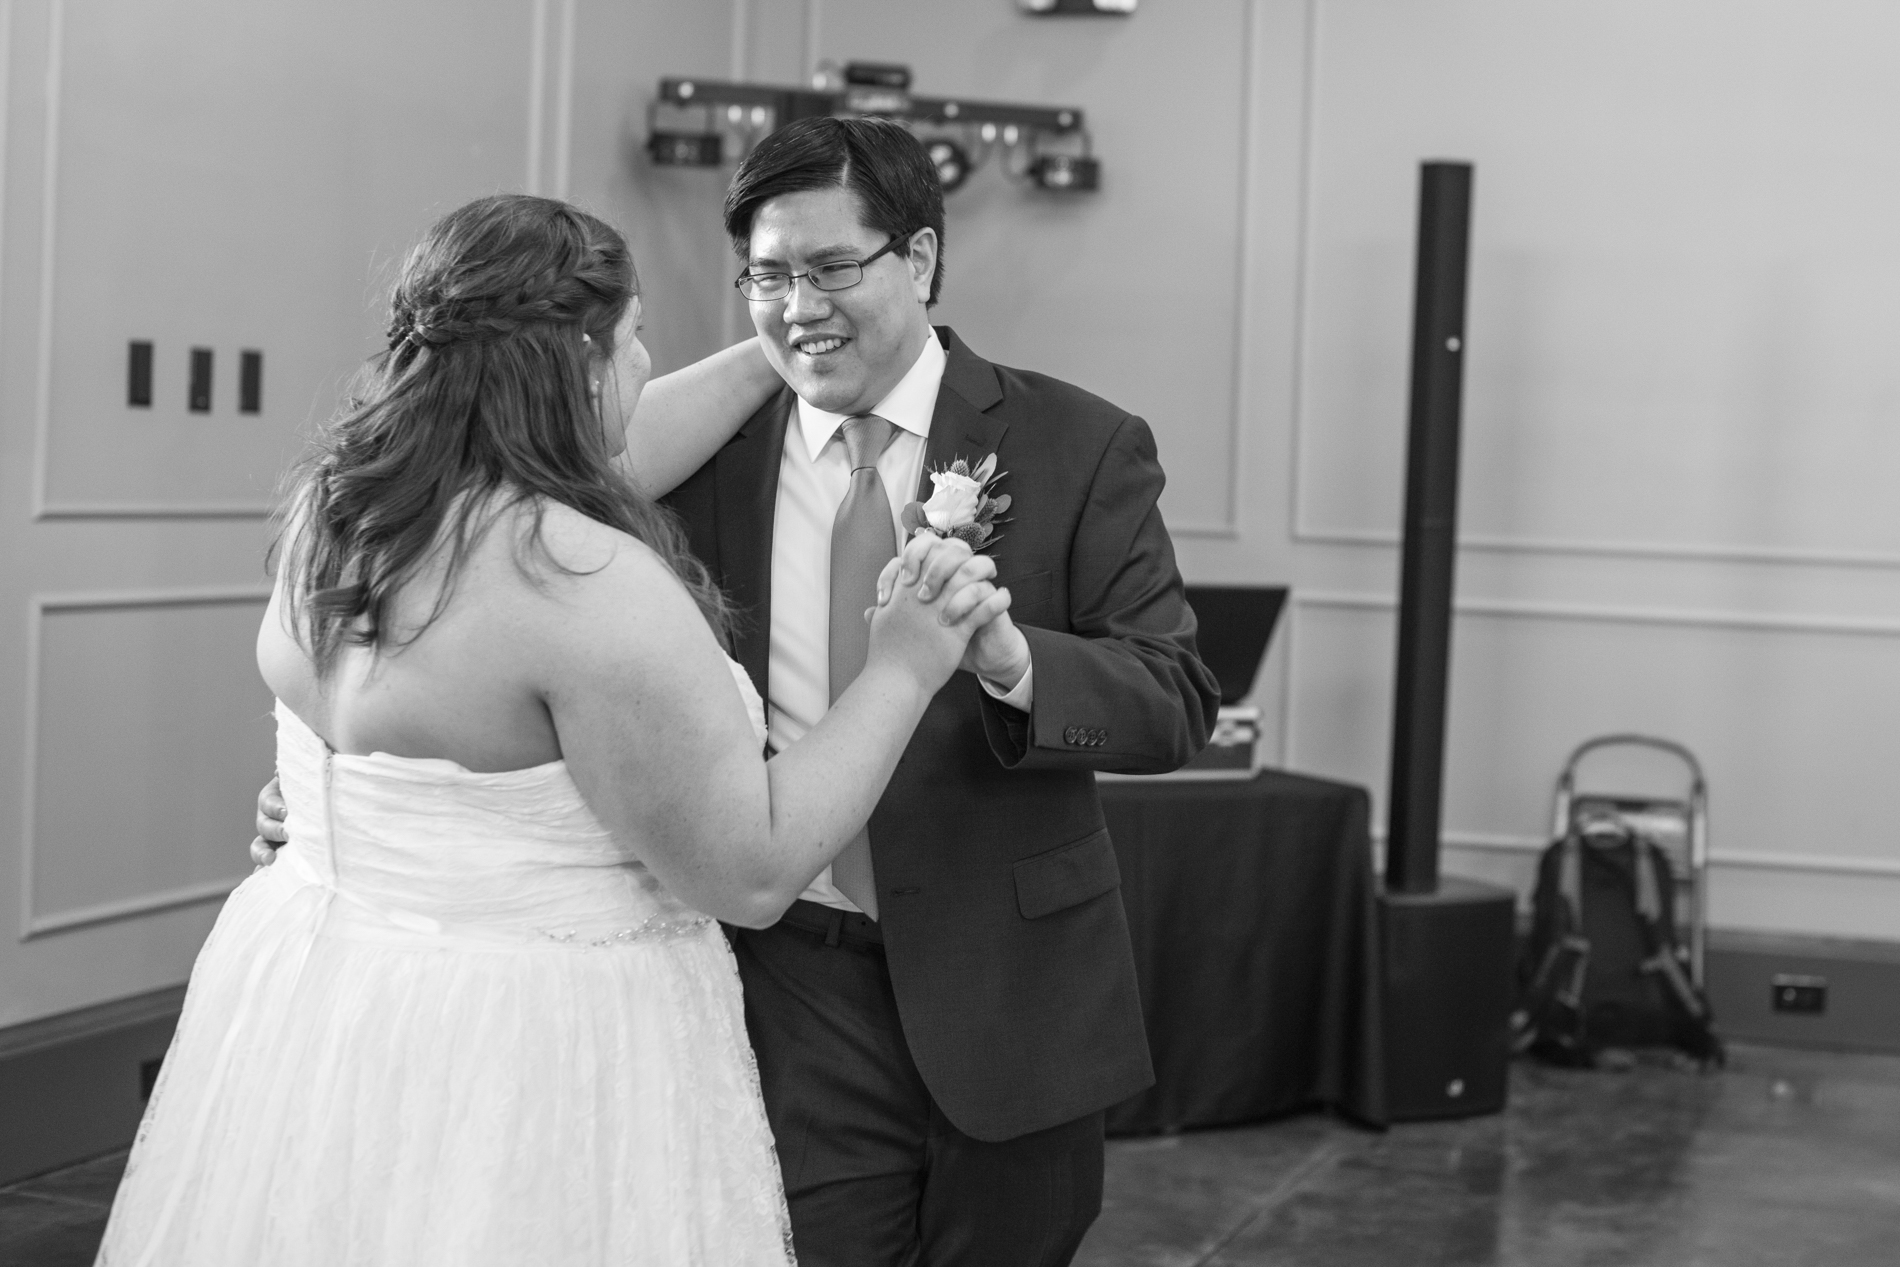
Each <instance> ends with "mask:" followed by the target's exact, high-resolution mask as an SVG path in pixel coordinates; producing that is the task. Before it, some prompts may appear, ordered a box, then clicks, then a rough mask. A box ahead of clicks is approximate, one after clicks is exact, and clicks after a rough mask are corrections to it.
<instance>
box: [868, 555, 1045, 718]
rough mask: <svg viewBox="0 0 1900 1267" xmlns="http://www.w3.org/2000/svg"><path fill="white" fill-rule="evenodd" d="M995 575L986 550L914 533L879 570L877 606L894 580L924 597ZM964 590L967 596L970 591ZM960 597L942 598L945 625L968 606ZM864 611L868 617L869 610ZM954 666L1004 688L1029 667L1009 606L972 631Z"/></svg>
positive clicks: (970, 601) (1026, 646)
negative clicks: (980, 551) (983, 552)
mask: <svg viewBox="0 0 1900 1267" xmlns="http://www.w3.org/2000/svg"><path fill="white" fill-rule="evenodd" d="M995 575H996V564H995V563H994V562H993V561H992V560H991V559H990V558H989V557H988V556H987V555H981V554H973V553H971V551H970V549H969V547H968V546H967V545H964V544H963V543H962V542H960V541H956V540H955V539H944V538H939V537H936V536H933V535H931V534H930V533H918V534H917V535H916V536H913V537H912V538H911V539H910V540H909V541H907V542H905V543H904V548H903V549H902V550H901V551H899V552H898V556H897V557H896V558H895V559H892V560H891V561H890V563H888V564H887V565H885V568H884V574H883V575H882V576H881V577H879V578H878V591H877V605H878V606H879V607H882V606H883V605H884V604H885V603H887V602H889V601H890V596H891V592H892V586H893V584H894V583H899V582H901V583H903V584H906V585H908V584H910V583H911V582H912V581H916V582H917V597H918V598H920V599H922V600H924V601H925V602H928V601H930V599H932V598H934V597H935V596H936V595H937V593H938V592H939V591H957V590H960V589H963V588H964V587H966V586H971V585H972V584H973V583H975V582H978V581H985V580H988V579H989V578H991V577H993V576H995ZM967 593H968V594H972V595H973V594H975V593H976V591H975V590H969V591H967ZM960 597H965V596H964V595H958V594H955V593H953V594H952V597H951V598H950V600H949V601H948V602H947V603H946V611H945V615H944V618H943V619H944V623H945V624H951V623H954V622H955V621H957V620H960V619H962V618H963V616H964V614H965V613H967V612H968V611H969V609H970V607H971V606H974V600H973V599H968V598H966V600H965V601H964V602H962V603H959V601H958V599H959V598H960ZM865 615H866V616H867V617H868V616H869V615H870V613H869V612H866V613H865ZM957 667H958V668H960V669H963V670H965V671H966V672H970V673H974V674H976V675H977V676H978V677H980V678H983V679H985V680H986V681H988V682H989V683H990V684H991V685H993V686H996V687H999V688H1001V689H1002V690H1004V691H1012V690H1014V689H1015V688H1016V684H1017V683H1018V682H1020V681H1022V680H1023V674H1025V673H1027V672H1028V671H1029V639H1027V638H1025V637H1023V631H1022V630H1020V629H1018V628H1017V627H1016V625H1015V623H1014V622H1013V621H1011V620H1010V618H1009V611H1008V610H1007V609H1005V610H1003V611H1002V612H1000V613H998V614H997V616H996V617H995V618H994V619H993V620H991V621H990V622H989V623H988V624H986V625H984V626H982V627H981V628H980V629H978V630H977V631H976V633H975V634H974V635H972V637H971V638H970V645H969V646H968V647H966V648H965V649H964V652H963V660H962V662H961V663H959V664H958V665H957Z"/></svg>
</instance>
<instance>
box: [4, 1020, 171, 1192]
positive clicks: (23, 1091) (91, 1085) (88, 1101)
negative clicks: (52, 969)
mask: <svg viewBox="0 0 1900 1267" xmlns="http://www.w3.org/2000/svg"><path fill="white" fill-rule="evenodd" d="M184 999H185V987H184V986H182V985H181V986H174V987H172V988H170V989H165V990H155V991H153V992H152V993H150V994H141V995H137V996H135V997H133V998H129V999H119V1000H117V1001H115V1002H112V1003H101V1004H99V1005H97V1006H96V1007H88V1008H81V1009H79V1010H78V1011H75V1012H66V1013H63V1014H61V1015H59V1016H51V1017H47V1018H45V1019H44V1020H38V1021H29V1022H27V1023H26V1024H24V1025H14V1026H10V1027H8V1028H5V1029H0V1123H3V1124H4V1129H0V1186H4V1185H6V1184H9V1183H13V1182H14V1181H16V1180H19V1179H24V1178H26V1177H28V1176H29V1175H37V1174H40V1173H41V1172H43V1171H47V1170H53V1169H56V1168H58V1167H60V1166H65V1165H68V1164H70V1163H72V1162H76V1161H83V1160H85V1159H86V1158H88V1157H96V1156H98V1155H99V1154H100V1153H106V1152H111V1151H112V1150H113V1149H115V1148H124V1147H125V1146H126V1145H128V1144H130V1143H131V1142H132V1136H133V1135H134V1134H135V1133H137V1131H138V1126H139V1118H140V1116H142V1115H143V1114H144V1112H145V1098H146V1096H147V1095H149V1094H150V1092H151V1080H152V1078H153V1077H154V1076H155V1075H156V1073H157V1071H158V1062H159V1061H160V1060H161V1059H163V1058H164V1055H165V1049H166V1048H167V1047H168V1046H170V1044H171V1040H172V1030H173V1028H174V1027H175V1026H176V1025H177V1023H178V1012H179V1008H180V1007H181V1006H182V1005H183V1003H184Z"/></svg>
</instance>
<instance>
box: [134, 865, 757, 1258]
mask: <svg viewBox="0 0 1900 1267" xmlns="http://www.w3.org/2000/svg"><path fill="white" fill-rule="evenodd" d="M347 901H348V899H343V898H339V897H338V895H337V894H336V893H335V892H334V891H333V890H331V889H329V888H327V887H323V886H321V885H312V884H308V883H305V882H303V881H302V880H301V879H300V878H299V877H297V876H296V875H295V874H293V873H292V869H291V868H288V867H285V866H283V865H281V863H280V865H278V866H275V867H271V868H268V869H266V870H263V871H260V872H258V873H257V874H255V875H253V876H252V877H251V878H250V879H249V880H247V881H246V882H245V883H244V884H243V885H241V886H240V887H239V888H238V890H237V891H236V892H235V893H234V894H233V895H232V896H231V899H230V901H229V902H228V903H227V904H226V906H225V908H224V911H223V913H222V914H221V915H220V916H219V919H218V923H217V927H216V928H215V929H214V930H213V932H212V934H211V936H210V938H209V939H208V940H207V941H206V943H205V946H204V949H203V951H202V952H201V953H200V955H199V958H198V962H197V965H196V967H195V968H194V970H193V972H192V979H191V986H190V990H189V993H188V995H187V997H186V1001H185V1009H184V1014H183V1017H182V1019H181V1020H180V1022H179V1027H178V1033H177V1036H176V1037H175V1038H174V1039H173V1042H172V1046H171V1050H170V1052H169V1053H168V1055H167V1056H166V1059H165V1064H164V1068H163V1070H162V1072H161V1074H160V1077H159V1080H158V1085H157V1087H156V1089H155V1090H154V1093H153V1096H152V1102H151V1105H150V1108H149V1109H148V1111H147V1113H146V1116H145V1121H144V1123H143V1125H142V1126H141V1127H140V1130H139V1137H138V1141H137V1143H136V1144H135V1146H134V1148H133V1151H132V1157H131V1160H130V1163H129V1165H128V1167H127V1170H126V1175H125V1179H124V1181H123V1183H122V1184H121V1186H120V1189H119V1194H118V1198H117V1201H116V1202H115V1204H114V1206H113V1210H112V1218H111V1222H110V1224H109V1225H108V1227H107V1230H106V1236H105V1241H104V1245H103V1247H102V1248H101V1250H100V1253H99V1259H98V1261H99V1262H100V1263H101V1264H110V1267H134V1265H143V1264H148V1263H149V1264H167V1265H172V1264H176V1265H180V1267H183V1265H187V1264H188V1265H189V1267H219V1265H222V1264H230V1265H231V1267H238V1265H240V1264H241V1265H242V1267H256V1265H257V1264H264V1263H268V1264H273V1265H274V1267H294V1265H298V1264H309V1265H310V1267H344V1265H345V1264H400V1265H401V1267H426V1265H429V1264H441V1265H442V1267H450V1265H453V1267H476V1265H480V1264H496V1265H497V1267H500V1265H503V1264H505V1265H506V1267H521V1265H523V1264H550V1265H561V1267H565V1265H568V1264H574V1265H577V1267H578V1265H580V1264H608V1263H612V1264H616V1265H622V1264H653V1265H654V1267H660V1265H662V1264H664V1265H665V1267H683V1265H685V1264H707V1265H708V1267H751V1265H753V1264H772V1265H773V1267H784V1265H785V1264H787V1263H789V1262H790V1261H791V1251H790V1235H789V1224H788V1222H787V1218H786V1212H785V1202H784V1196H783V1193H782V1189H781V1187H780V1182H779V1172H778V1164H777V1160H776V1157H775V1156H774V1154H773V1151H772V1138H771V1134H770V1130H769V1128H768V1126H767V1125H766V1121H765V1115H764V1110H763V1107H762V1105H761V1103H760V1100H759V1091H758V1077H757V1072H756V1068H755V1066H754V1065H753V1063H752V1057H751V1049H750V1047H749V1046H748V1045H747V1042H746V1034H745V1025H744V1015H743V1011H742V1008H741V1002H740V993H739V980H738V975H737V972H736V971H735V968H734V965H733V961H732V956H731V951H730V950H729V949H728V947H727V946H726V943H725V938H724V936H723V934H721V932H720V931H719V928H718V926H717V925H716V924H713V923H712V922H710V921H705V922H699V923H695V924H691V925H688V926H685V927H675V928H672V929H662V930H658V931H646V932H643V933H641V934H640V935H638V936H632V937H627V938H624V939H621V940H618V941H610V942H608V943H607V944H587V943H585V942H583V943H578V944H574V943H570V944H566V945H563V944H559V943H554V942H550V943H548V944H546V945H524V944H520V943H516V944H498V945H494V946H479V945H477V946H471V945H468V944H464V943H451V942H449V941H447V940H445V939H441V938H432V937H430V936H428V935H426V934H424V933H409V934H404V933H402V932H400V930H398V931H397V933H396V934H395V935H385V936H362V935H359V934H358V933H357V932H355V931H352V930H351V928H350V925H351V921H350V920H349V919H347V918H346V919H338V918H336V917H337V915H338V914H339V913H340V911H339V909H337V908H341V907H343V906H344V905H345V904H346V903H347Z"/></svg>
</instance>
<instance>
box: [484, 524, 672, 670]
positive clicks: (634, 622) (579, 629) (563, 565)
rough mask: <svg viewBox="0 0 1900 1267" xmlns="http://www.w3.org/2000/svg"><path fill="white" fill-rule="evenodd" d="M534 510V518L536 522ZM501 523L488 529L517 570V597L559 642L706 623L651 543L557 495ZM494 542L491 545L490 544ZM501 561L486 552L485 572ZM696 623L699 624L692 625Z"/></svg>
mask: <svg viewBox="0 0 1900 1267" xmlns="http://www.w3.org/2000/svg"><path fill="white" fill-rule="evenodd" d="M537 511H538V522H537ZM513 514H514V516H515V517H514V519H513V521H512V522H510V523H508V524H506V525H497V526H498V527H503V528H504V529H505V530H504V531H501V532H496V533H493V534H491V536H492V537H493V538H494V546H502V545H503V543H504V541H505V548H506V550H507V553H508V558H507V560H506V564H505V566H507V567H508V568H509V569H510V570H512V571H513V572H514V573H515V574H516V578H517V583H516V584H515V586H514V587H513V589H514V594H515V601H516V602H519V603H523V604H527V605H529V606H531V607H532V608H533V609H534V610H535V612H536V613H537V614H538V615H539V617H540V619H541V620H542V621H545V622H548V623H549V624H550V625H551V626H552V631H551V632H552V633H553V634H554V635H555V636H557V637H559V638H560V639H561V640H563V641H568V640H572V639H578V640H582V641H586V640H590V639H593V638H597V637H606V638H609V639H610V640H612V641H613V642H615V643H618V644H622V645H624V644H625V641H626V639H627V636H628V634H629V632H631V631H633V630H635V629H641V628H643V627H646V628H645V632H646V634H647V635H648V636H651V635H652V634H654V633H657V632H660V630H658V629H654V628H650V626H652V625H653V624H655V623H656V622H657V623H658V624H659V625H661V626H673V625H679V624H682V623H683V624H684V625H685V627H686V628H685V630H684V631H683V632H687V633H696V632H698V631H699V630H704V628H705V622H704V620H703V619H702V618H701V617H700V615H699V609H698V607H697V606H696V605H695V604H694V602H693V600H692V597H691V595H689V594H688V593H687V592H686V588H685V586H683V585H682V584H681V583H680V580H679V578H678V577H677V576H676V575H674V573H673V569H672V568H670V567H669V566H667V563H666V561H665V560H664V559H662V558H661V557H660V556H659V555H658V554H656V553H655V552H654V551H653V549H652V548H651V547H649V546H648V545H647V544H646V543H645V542H643V541H641V540H640V539H639V538H637V537H635V536H633V535H631V534H630V533H626V532H622V531H621V530H620V529H618V528H615V527H612V526H611V525H608V524H604V523H601V522H600V521H599V520H596V519H590V518H589V517H587V516H586V515H584V514H582V513H581V512H580V511H578V510H575V509H574V508H572V507H570V506H564V505H561V504H560V503H558V502H543V503H541V504H540V505H539V506H538V507H535V506H532V505H524V506H522V507H520V508H519V509H518V510H517V511H515V512H513ZM492 548H493V547H491V549H492ZM502 564H503V560H502V559H500V558H492V559H490V560H489V561H488V563H487V567H485V568H484V570H485V571H491V572H492V571H493V570H495V569H496V568H497V566H498V565H502ZM695 627H697V628H695Z"/></svg>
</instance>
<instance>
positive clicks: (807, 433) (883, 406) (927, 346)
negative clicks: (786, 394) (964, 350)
mask: <svg viewBox="0 0 1900 1267" xmlns="http://www.w3.org/2000/svg"><path fill="white" fill-rule="evenodd" d="M949 361H950V358H949V356H948V355H947V354H945V352H944V350H943V344H942V342H941V341H939V339H938V338H937V332H936V331H935V330H934V329H933V330H931V331H930V335H929V337H928V338H926V339H925V340H924V347H923V351H922V352H920V353H918V356H917V359H916V361H914V362H912V364H911V367H910V369H909V370H907V371H906V372H905V374H904V377H902V378H900V379H898V380H897V386H895V387H893V388H891V390H890V393H889V394H888V395H886V396H885V397H884V399H883V400H880V401H878V402H877V404H875V405H873V406H872V407H871V408H870V409H867V410H866V411H865V412H866V413H873V414H876V415H877V416H878V417H880V418H883V419H884V420H886V421H887V422H889V423H891V425H893V426H895V427H898V428H900V429H902V430H904V431H908V432H910V433H911V434H912V435H916V436H928V435H929V434H930V418H931V415H932V414H934V413H936V412H937V390H938V388H940V387H942V386H943V369H944V366H945V365H947V364H949ZM857 416H858V415H856V414H834V413H827V412H826V411H825V410H823V409H820V408H818V407H817V406H815V405H812V404H810V403H808V402H807V401H806V400H805V398H804V397H803V396H801V397H799V398H798V429H799V434H800V435H802V436H803V437H804V439H805V451H806V452H807V453H808V454H809V455H810V456H811V460H812V461H814V462H816V461H817V460H818V455H819V454H820V453H822V452H824V448H825V446H826V445H827V444H829V443H831V437H833V436H835V435H837V434H838V428H839V427H842V426H843V425H844V424H845V421H846V420H847V419H850V418H855V417H857Z"/></svg>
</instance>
